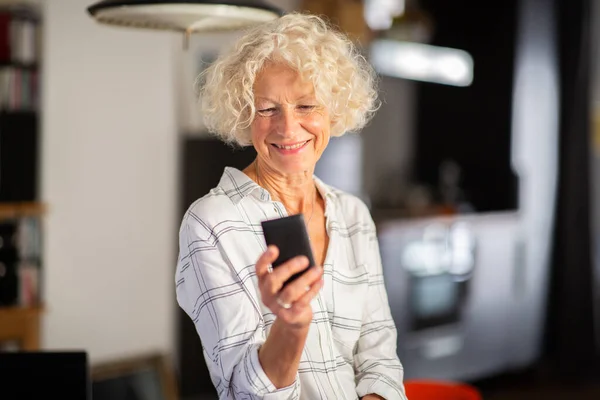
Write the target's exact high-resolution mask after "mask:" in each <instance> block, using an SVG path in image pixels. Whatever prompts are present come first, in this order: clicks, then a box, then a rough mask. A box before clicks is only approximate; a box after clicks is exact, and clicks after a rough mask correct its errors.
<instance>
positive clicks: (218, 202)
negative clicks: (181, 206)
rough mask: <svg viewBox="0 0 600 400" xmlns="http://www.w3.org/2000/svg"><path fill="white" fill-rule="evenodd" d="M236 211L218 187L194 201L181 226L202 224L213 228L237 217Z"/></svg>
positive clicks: (228, 198) (229, 199) (222, 190)
mask: <svg viewBox="0 0 600 400" xmlns="http://www.w3.org/2000/svg"><path fill="white" fill-rule="evenodd" d="M237 215H238V214H237V209H236V206H235V204H233V202H232V201H231V198H230V197H229V196H228V195H227V194H226V193H225V191H224V189H223V188H222V187H220V186H216V187H214V188H212V189H211V190H210V191H209V192H208V193H207V194H205V195H204V196H202V197H200V198H199V199H197V200H196V201H194V202H193V203H192V204H191V205H190V206H189V207H188V209H187V210H186V212H185V215H184V217H183V221H182V225H188V224H189V225H197V224H202V225H203V226H205V227H214V226H215V225H216V224H217V223H219V222H222V221H226V220H228V219H231V218H232V217H234V218H235V217H237Z"/></svg>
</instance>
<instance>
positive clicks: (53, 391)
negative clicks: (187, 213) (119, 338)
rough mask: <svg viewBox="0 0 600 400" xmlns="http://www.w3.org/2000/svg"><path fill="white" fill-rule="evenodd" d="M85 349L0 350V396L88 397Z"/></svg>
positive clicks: (11, 399)
mask: <svg viewBox="0 0 600 400" xmlns="http://www.w3.org/2000/svg"><path fill="white" fill-rule="evenodd" d="M89 393H90V384H89V368H88V360H87V354H86V353H85V352H77V351H72V352H51V351H47V352H16V353H0V399H2V400H30V399H31V400H34V399H35V400H38V399H49V398H59V399H61V400H71V399H73V400H75V399H77V400H90V399H91V395H90V394H89Z"/></svg>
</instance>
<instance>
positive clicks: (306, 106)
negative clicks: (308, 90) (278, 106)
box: [298, 105, 316, 111]
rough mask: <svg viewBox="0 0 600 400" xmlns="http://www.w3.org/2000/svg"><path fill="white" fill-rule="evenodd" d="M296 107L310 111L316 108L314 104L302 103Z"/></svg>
mask: <svg viewBox="0 0 600 400" xmlns="http://www.w3.org/2000/svg"><path fill="white" fill-rule="evenodd" d="M298 108H299V109H300V111H311V110H314V109H315V108H316V106H308V105H304V106H298Z"/></svg>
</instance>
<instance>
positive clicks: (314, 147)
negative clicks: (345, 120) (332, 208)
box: [250, 63, 331, 176]
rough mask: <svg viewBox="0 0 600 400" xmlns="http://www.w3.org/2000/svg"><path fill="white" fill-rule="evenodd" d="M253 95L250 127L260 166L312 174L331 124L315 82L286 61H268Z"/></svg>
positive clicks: (273, 170)
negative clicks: (252, 116)
mask: <svg viewBox="0 0 600 400" xmlns="http://www.w3.org/2000/svg"><path fill="white" fill-rule="evenodd" d="M254 99H255V100H254V104H255V107H256V117H255V118H254V121H253V122H252V125H251V127H250V130H251V134H252V144H253V146H254V148H255V149H256V152H257V157H258V161H259V162H260V163H261V168H262V169H263V170H266V171H267V172H269V173H271V174H278V175H283V176H290V175H295V174H300V173H306V172H309V173H310V174H312V172H313V171H314V168H315V165H316V163H317V161H318V160H319V158H320V157H321V154H323V151H324V150H325V148H326V147H327V144H328V143H329V138H330V128H331V121H330V119H329V113H328V111H327V109H326V108H325V107H324V106H323V105H321V104H319V103H318V102H317V99H316V97H315V92H314V87H313V85H312V83H310V82H306V81H304V80H302V79H301V77H300V75H299V74H298V73H297V72H296V71H294V70H293V69H291V68H290V67H288V66H286V65H284V64H272V63H271V64H267V65H265V67H264V68H263V69H262V71H261V73H260V74H259V75H258V76H257V77H256V81H255V83H254Z"/></svg>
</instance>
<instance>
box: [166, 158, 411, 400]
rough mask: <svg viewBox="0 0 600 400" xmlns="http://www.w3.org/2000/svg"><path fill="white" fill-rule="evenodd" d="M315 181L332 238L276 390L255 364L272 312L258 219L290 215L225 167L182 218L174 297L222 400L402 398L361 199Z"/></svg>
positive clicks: (375, 249) (373, 241)
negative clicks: (297, 352) (300, 336)
mask: <svg viewBox="0 0 600 400" xmlns="http://www.w3.org/2000/svg"><path fill="white" fill-rule="evenodd" d="M315 182H316V183H317V187H318V189H319V191H320V193H321V195H322V196H323V197H324V199H325V216H326V221H327V224H326V225H327V233H328V235H329V247H328V251H327V256H326V259H325V265H324V266H323V267H324V275H323V276H324V285H323V289H321V292H320V294H319V296H317V297H316V298H315V299H314V300H313V302H312V307H313V314H314V316H313V321H312V323H311V325H310V329H309V333H308V337H307V339H306V345H305V347H304V351H303V353H302V357H301V360H300V365H299V367H298V374H297V376H296V380H295V382H294V383H293V384H292V385H291V386H289V387H286V388H281V389H276V387H275V386H274V385H273V384H272V383H271V381H270V380H269V378H268V377H267V375H266V374H265V372H264V371H263V369H262V367H261V365H260V363H259V360H258V349H259V348H260V346H261V344H262V343H264V341H265V339H266V337H267V335H268V334H269V330H270V328H271V325H272V324H273V321H274V320H275V315H274V314H273V313H272V312H271V311H270V310H269V309H268V308H267V307H265V305H264V304H262V302H261V300H260V292H259V290H258V286H257V278H256V274H255V270H254V264H255V262H256V260H257V259H258V257H259V256H260V254H261V253H262V252H264V251H265V249H266V245H265V241H264V239H263V236H262V228H261V224H260V222H261V221H262V220H265V219H271V218H276V217H281V216H285V215H287V214H286V210H285V208H284V206H283V204H281V203H280V202H274V201H272V200H271V197H270V195H269V193H268V192H267V190H265V189H263V188H262V187H260V186H259V185H257V184H256V183H255V182H254V181H252V180H251V179H250V178H249V177H248V176H246V174H244V173H243V172H241V171H239V170H237V169H235V168H226V169H225V171H224V173H223V176H222V177H221V181H220V183H219V185H218V186H217V187H216V188H214V189H212V190H211V191H210V193H208V194H207V195H206V196H204V197H202V198H201V199H199V200H197V201H196V202H195V203H194V204H192V205H191V206H190V207H189V209H188V211H187V212H186V214H185V216H184V218H183V221H182V224H181V229H180V233H179V249H180V250H179V251H180V253H179V260H178V264H177V271H176V274H175V281H176V286H177V301H178V303H179V306H180V307H181V308H182V309H183V310H184V311H185V312H186V313H187V314H188V315H189V316H190V318H191V319H192V320H193V321H194V324H195V326H196V329H197V331H198V334H199V336H200V339H201V341H202V345H203V349H204V357H205V359H206V362H207V365H208V368H209V371H210V375H211V379H212V381H213V383H214V385H215V387H216V389H217V393H218V394H219V398H220V399H307V400H308V399H310V400H315V399H335V400H338V399H356V398H357V397H362V396H364V395H366V394H368V393H375V394H378V395H380V396H382V397H384V398H385V399H387V400H396V399H401V400H405V399H406V396H405V394H404V386H403V384H402V379H403V369H402V365H401V364H400V361H399V359H398V356H397V354H396V327H395V325H394V322H393V320H392V318H391V315H390V309H389V305H388V300H387V294H386V292H385V287H384V282H383V273H382V267H381V259H380V254H379V246H378V243H377V237H376V234H375V225H374V223H373V220H372V218H371V216H370V213H369V211H368V209H367V207H366V206H365V204H364V203H363V202H362V201H361V200H359V199H358V198H356V197H354V196H352V195H349V194H346V193H344V192H341V191H338V190H335V189H333V188H331V187H329V186H327V185H325V184H324V183H323V182H321V181H320V180H319V179H317V178H315Z"/></svg>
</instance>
